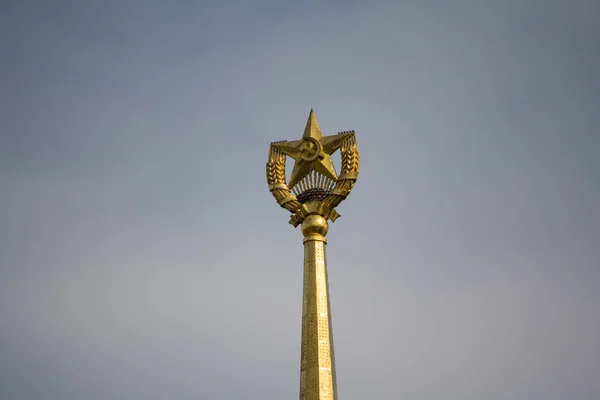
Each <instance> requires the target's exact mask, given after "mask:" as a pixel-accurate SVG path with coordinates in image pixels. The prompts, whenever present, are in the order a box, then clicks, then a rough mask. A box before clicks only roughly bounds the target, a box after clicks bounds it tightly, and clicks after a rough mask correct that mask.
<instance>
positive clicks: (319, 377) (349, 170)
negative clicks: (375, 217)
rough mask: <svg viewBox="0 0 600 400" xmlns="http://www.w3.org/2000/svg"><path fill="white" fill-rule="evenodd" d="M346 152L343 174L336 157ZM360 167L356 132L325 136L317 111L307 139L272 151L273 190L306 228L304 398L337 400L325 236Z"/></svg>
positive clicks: (270, 176)
mask: <svg viewBox="0 0 600 400" xmlns="http://www.w3.org/2000/svg"><path fill="white" fill-rule="evenodd" d="M340 148H341V153H342V163H341V165H342V169H341V173H340V175H339V176H338V175H337V174H336V172H335V168H334V167H333V162H332V161H331V155H332V154H333V153H334V152H335V151H336V150H338V149H340ZM286 155H287V156H290V157H292V158H293V159H294V160H295V163H294V169H293V171H292V174H291V176H290V180H289V186H288V185H286V183H285V163H286ZM358 168H359V155H358V148H357V146H356V138H355V134H354V132H352V131H350V132H341V133H339V134H337V135H332V136H325V137H323V136H322V134H321V129H320V128H319V124H318V123H317V119H316V117H315V114H314V112H313V110H310V114H309V116H308V121H307V122H306V128H305V129H304V135H302V139H301V140H296V141H292V142H288V141H283V142H274V143H271V148H270V150H269V161H268V162H267V183H268V184H269V190H270V191H271V193H273V196H274V197H275V199H276V200H277V202H278V203H279V205H280V206H281V207H283V208H285V209H287V210H288V211H290V212H291V213H292V217H291V219H290V223H291V224H292V225H294V226H298V225H300V224H302V234H303V236H304V241H303V242H304V285H303V291H302V342H301V355H300V400H337V384H336V376H335V357H334V351H333V334H332V329H331V312H330V305H329V285H328V278H327V263H326V258H325V244H326V243H327V239H325V236H326V235H327V231H328V229H329V225H328V222H327V220H328V219H329V220H331V221H335V220H336V218H338V217H339V214H338V213H337V212H336V210H335V207H337V206H338V205H339V204H340V203H341V202H342V201H343V200H344V199H345V198H346V197H347V196H348V194H350V191H351V190H352V187H353V186H354V182H356V178H357V177H358ZM290 189H294V193H295V194H296V195H297V197H296V195H294V194H292V192H291V191H290Z"/></svg>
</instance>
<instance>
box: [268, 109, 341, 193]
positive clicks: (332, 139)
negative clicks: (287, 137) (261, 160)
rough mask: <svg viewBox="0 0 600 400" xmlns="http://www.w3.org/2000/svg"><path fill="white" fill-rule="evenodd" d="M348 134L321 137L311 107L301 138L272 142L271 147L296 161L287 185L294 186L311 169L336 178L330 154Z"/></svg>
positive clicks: (333, 178)
mask: <svg viewBox="0 0 600 400" xmlns="http://www.w3.org/2000/svg"><path fill="white" fill-rule="evenodd" d="M348 135H350V133H347V134H341V135H331V136H325V137H323V136H322V135H321V129H320V128H319V124H318V123H317V118H316V117H315V113H314V112H313V110H312V109H311V110H310V114H309V115H308V121H307V122H306V128H304V135H302V140H295V141H293V142H287V141H286V142H279V143H273V147H275V148H276V149H278V150H281V151H282V152H284V153H285V154H287V155H288V156H290V157H292V158H293V159H294V160H295V161H296V162H295V163H294V169H293V170H292V175H291V176H290V183H289V184H288V186H289V187H290V188H292V187H294V185H296V184H297V183H298V182H300V181H301V180H302V178H304V177H305V176H306V175H308V174H310V173H311V171H312V170H313V169H314V170H315V171H317V172H319V173H320V174H322V175H325V176H326V177H328V178H330V179H332V180H334V181H335V180H337V174H336V173H335V168H334V166H333V162H332V161H331V154H333V153H334V152H335V151H336V150H337V149H339V148H340V146H341V145H342V142H343V141H344V139H346V137H348Z"/></svg>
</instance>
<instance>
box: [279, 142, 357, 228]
mask: <svg viewBox="0 0 600 400" xmlns="http://www.w3.org/2000/svg"><path fill="white" fill-rule="evenodd" d="M339 134H340V135H348V137H347V138H346V139H344V141H343V142H342V144H341V146H340V152H341V153H342V170H341V172H340V175H339V176H338V178H337V179H336V180H335V181H332V180H329V178H325V177H323V176H322V175H320V174H318V173H316V172H315V171H313V174H312V175H311V176H307V177H306V178H305V179H304V181H303V182H300V183H299V184H298V185H295V186H294V188H292V189H293V190H294V192H296V194H294V193H292V191H291V190H290V188H289V187H288V186H287V184H286V183H285V180H286V176H285V163H286V155H285V153H283V152H282V151H280V150H278V149H276V148H275V147H273V146H272V144H273V143H271V146H270V148H269V160H268V161H267V183H268V184H269V190H270V191H271V193H272V194H273V196H274V197H275V200H277V203H278V204H279V205H280V206H281V207H283V208H285V209H286V210H288V211H290V212H291V213H292V217H291V219H290V224H292V225H294V226H295V227H296V226H298V224H300V223H301V222H302V220H303V219H304V218H305V217H306V216H307V215H308V214H309V213H312V212H314V206H315V205H314V203H313V204H312V207H309V204H310V203H312V202H313V201H318V205H316V212H318V213H319V214H321V215H322V216H323V217H325V218H327V219H330V220H331V221H335V220H336V219H337V218H338V217H340V214H338V213H337V211H336V210H335V207H337V206H338V205H339V204H340V203H341V202H342V201H344V199H345V198H346V197H348V195H349V194H350V191H351V190H352V187H353V186H354V183H355V182H356V179H357V178H358V169H359V164H360V156H359V153H358V147H357V145H356V135H355V133H354V131H346V132H340V133H339ZM274 143H278V142H274ZM319 144H320V143H319Z"/></svg>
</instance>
